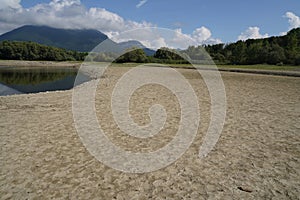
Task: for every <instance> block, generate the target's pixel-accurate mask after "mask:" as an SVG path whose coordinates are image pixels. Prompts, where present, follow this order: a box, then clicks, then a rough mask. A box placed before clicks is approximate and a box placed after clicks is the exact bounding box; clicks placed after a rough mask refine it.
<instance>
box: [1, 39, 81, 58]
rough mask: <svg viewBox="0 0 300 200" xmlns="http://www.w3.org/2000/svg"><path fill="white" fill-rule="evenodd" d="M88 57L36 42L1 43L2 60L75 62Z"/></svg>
mask: <svg viewBox="0 0 300 200" xmlns="http://www.w3.org/2000/svg"><path fill="white" fill-rule="evenodd" d="M86 55H87V53H81V52H77V51H68V50H65V49H60V48H56V47H50V46H45V45H40V44H37V43H34V42H12V41H3V42H1V43H0V59H2V60H49V61H73V60H84V58H85V56H86Z"/></svg>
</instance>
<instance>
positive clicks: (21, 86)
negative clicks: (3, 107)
mask: <svg viewBox="0 0 300 200" xmlns="http://www.w3.org/2000/svg"><path fill="white" fill-rule="evenodd" d="M77 72H78V69H76V68H70V67H66V68H51V67H46V68H45V67H44V68H40V67H26V68H24V67H0V96H5V95H12V94H23V93H38V92H46V91H57V90H68V89H71V88H73V87H74V82H75V79H76V76H77ZM89 80H90V77H89V76H86V75H83V74H80V80H79V81H78V80H77V82H76V84H81V83H83V82H86V81H89Z"/></svg>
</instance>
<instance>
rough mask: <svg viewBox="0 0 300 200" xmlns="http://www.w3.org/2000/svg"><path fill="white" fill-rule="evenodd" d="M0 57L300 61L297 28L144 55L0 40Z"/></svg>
mask: <svg viewBox="0 0 300 200" xmlns="http://www.w3.org/2000/svg"><path fill="white" fill-rule="evenodd" d="M0 59H15V60H51V61H68V60H79V61H82V60H84V59H86V60H87V61H105V62H112V61H114V62H117V63H125V62H136V63H151V62H152V63H171V64H173V63H180V64H186V63H189V62H193V63H205V64H206V63H212V60H213V61H214V62H215V63H216V64H231V65H244V64H247V65H249V64H250V65H251V64H273V65H274V64H277V65H300V28H297V29H293V30H291V31H289V32H288V33H287V35H284V36H277V37H270V38H264V39H248V40H246V41H237V42H235V43H230V44H214V45H199V46H190V47H188V48H187V49H185V50H174V49H169V48H166V47H163V48H160V49H158V50H157V51H156V52H155V54H154V55H153V56H147V55H146V53H145V51H144V50H143V49H139V48H132V49H128V50H127V51H126V53H124V54H123V55H121V56H120V57H118V55H117V54H116V53H113V52H101V53H97V52H92V53H90V54H88V53H83V52H76V51H68V50H65V49H60V48H55V47H49V46H44V45H40V44H37V43H34V42H12V41H4V42H2V43H0Z"/></svg>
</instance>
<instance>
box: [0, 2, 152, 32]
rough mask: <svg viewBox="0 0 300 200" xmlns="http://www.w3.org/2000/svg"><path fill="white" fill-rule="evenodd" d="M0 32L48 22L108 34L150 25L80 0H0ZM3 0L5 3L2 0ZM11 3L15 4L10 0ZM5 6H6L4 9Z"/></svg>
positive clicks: (53, 25) (56, 25)
mask: <svg viewBox="0 0 300 200" xmlns="http://www.w3.org/2000/svg"><path fill="white" fill-rule="evenodd" d="M0 1H2V2H1V3H2V4H0V5H1V6H2V7H0V33H4V32H7V31H9V30H7V29H8V28H10V29H11V28H17V27H19V26H21V25H25V24H30V25H48V26H52V27H56V28H78V29H80V28H91V29H97V30H100V31H102V32H104V33H106V32H107V33H109V34H111V35H113V34H116V33H118V32H120V31H125V30H130V29H134V28H141V27H149V26H153V25H152V24H151V23H147V22H134V21H130V20H125V19H123V18H122V17H121V16H119V15H117V14H115V13H112V12H110V11H107V10H106V9H104V8H89V9H87V8H85V7H84V6H83V5H82V4H81V2H80V0H52V1H51V2H50V3H48V4H46V3H42V4H37V5H35V6H33V7H30V8H22V7H21V6H17V5H19V4H18V3H20V1H16V0H15V1H10V0H0ZM5 2H6V3H5ZM13 2H15V3H13ZM8 8H9V9H8Z"/></svg>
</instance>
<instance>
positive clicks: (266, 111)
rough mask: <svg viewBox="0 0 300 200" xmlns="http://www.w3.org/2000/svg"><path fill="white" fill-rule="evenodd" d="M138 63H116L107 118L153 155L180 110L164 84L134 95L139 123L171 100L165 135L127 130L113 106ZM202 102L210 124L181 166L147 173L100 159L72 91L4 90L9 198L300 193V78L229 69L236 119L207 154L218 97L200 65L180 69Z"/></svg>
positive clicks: (204, 122) (111, 132)
mask: <svg viewBox="0 0 300 200" xmlns="http://www.w3.org/2000/svg"><path fill="white" fill-rule="evenodd" d="M127 70H129V69H128V68H125V67H123V68H110V69H109V70H108V72H107V74H106V75H105V76H103V77H104V79H102V81H101V83H102V84H101V85H100V86H99V87H98V89H97V95H96V110H97V116H98V120H99V123H100V124H101V126H102V127H103V129H104V130H105V131H106V132H107V136H108V137H109V138H110V139H111V140H112V141H113V142H114V143H115V144H116V145H118V146H120V147H122V148H124V149H126V150H128V151H133V152H149V151H154V150H156V149H159V148H161V147H163V146H164V145H166V144H167V143H168V142H169V141H170V140H171V139H172V137H174V135H175V134H176V130H177V128H178V122H179V120H180V119H179V116H180V109H179V104H178V101H177V100H176V98H175V96H174V95H173V94H172V93H171V92H170V91H168V90H167V89H166V88H164V87H161V86H158V85H148V86H144V87H142V88H140V89H138V90H137V91H136V93H134V95H133V96H132V98H131V102H130V108H131V109H130V113H131V115H132V117H133V119H134V120H135V121H136V123H138V124H141V125H145V124H147V123H149V120H150V119H149V116H148V109H149V107H150V106H151V105H153V104H154V103H159V104H161V105H163V106H164V107H165V109H166V111H167V114H168V118H167V122H166V124H165V127H164V129H163V130H162V131H161V133H160V134H158V135H156V136H154V137H153V138H151V139H136V138H132V137H130V136H127V135H126V134H124V133H122V131H120V130H119V129H118V126H117V125H116V124H115V122H114V120H113V117H112V115H111V110H110V95H111V91H112V89H113V83H115V82H116V81H117V80H118V78H119V77H120V76H121V75H122V74H123V73H124V72H125V71H127ZM179 71H180V72H181V73H182V74H183V75H184V76H185V77H186V78H187V79H188V80H189V82H190V83H191V84H192V86H193V87H194V89H195V91H196V94H197V96H198V99H199V105H200V111H201V124H200V127H199V130H198V134H197V136H196V139H195V140H194V142H193V144H192V145H191V147H190V148H189V149H188V151H187V152H186V153H185V154H184V155H183V156H182V157H181V158H180V159H178V160H177V161H176V162H175V163H173V164H172V165H170V166H168V167H166V168H163V169H161V170H158V171H155V172H151V173H145V174H128V173H122V172H119V171H116V170H114V169H111V168H109V167H107V166H105V165H104V164H102V163H101V162H99V161H97V160H96V159H95V158H94V157H93V156H91V155H90V154H89V153H88V151H87V150H86V149H85V147H84V145H83V144H82V142H81V141H80V139H79V136H78V134H77V132H76V129H75V127H74V121H73V115H72V91H71V90H70V91H60V92H49V93H39V94H26V95H15V96H5V97H0V111H1V115H0V137H1V140H0V146H1V151H0V159H1V163H0V199H10V198H11V199H53V198H55V199H57V198H61V199H150V198H153V199H273V198H274V199H298V198H299V196H300V137H299V134H300V121H299V119H300V90H299V87H300V78H299V77H283V76H271V75H254V74H243V73H233V72H231V73H229V72H222V78H223V81H224V84H225V89H226V95H227V116H226V122H225V125H224V129H223V132H222V134H221V137H220V139H219V141H218V143H217V145H216V146H215V148H214V150H213V151H212V152H210V154H209V155H208V156H207V157H206V158H204V159H202V160H200V159H199V158H198V152H199V146H200V145H201V143H202V141H203V136H204V134H205V133H206V130H207V128H208V124H209V122H210V112H209V111H210V97H209V95H208V91H207V88H206V86H205V84H204V82H203V80H202V79H201V77H200V76H199V74H197V73H196V71H195V70H190V69H179Z"/></svg>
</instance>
